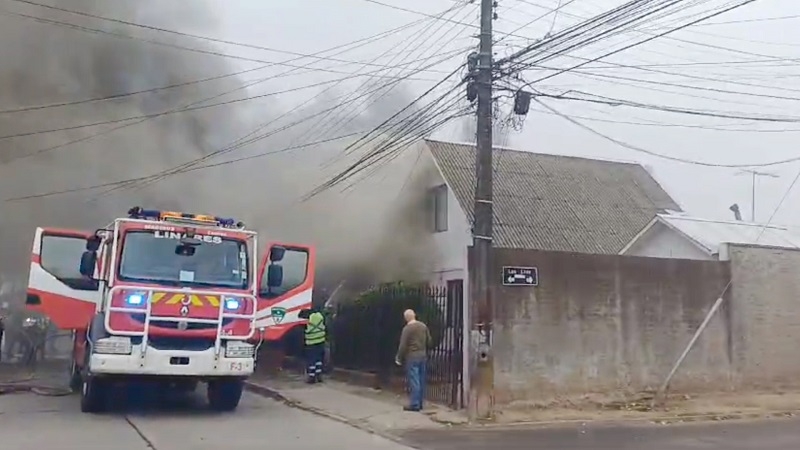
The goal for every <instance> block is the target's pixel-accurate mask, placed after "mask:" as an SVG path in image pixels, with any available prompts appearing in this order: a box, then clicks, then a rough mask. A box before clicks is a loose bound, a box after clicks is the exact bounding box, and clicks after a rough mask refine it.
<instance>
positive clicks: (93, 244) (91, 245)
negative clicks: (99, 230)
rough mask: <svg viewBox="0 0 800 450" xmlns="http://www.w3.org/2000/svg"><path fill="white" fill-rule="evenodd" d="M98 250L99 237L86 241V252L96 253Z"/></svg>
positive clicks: (92, 237)
mask: <svg viewBox="0 0 800 450" xmlns="http://www.w3.org/2000/svg"><path fill="white" fill-rule="evenodd" d="M99 248H100V237H99V236H91V237H89V238H87V239H86V251H87V252H96V251H97V250H98V249H99Z"/></svg>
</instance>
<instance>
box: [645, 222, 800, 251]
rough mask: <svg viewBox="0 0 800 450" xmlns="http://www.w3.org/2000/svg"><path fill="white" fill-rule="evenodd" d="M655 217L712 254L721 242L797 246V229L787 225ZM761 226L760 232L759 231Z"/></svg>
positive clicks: (798, 236)
mask: <svg viewBox="0 0 800 450" xmlns="http://www.w3.org/2000/svg"><path fill="white" fill-rule="evenodd" d="M658 219H659V220H660V221H663V222H664V223H666V224H667V225H668V226H670V227H672V228H674V229H676V230H678V231H679V232H680V233H683V234H685V235H686V236H687V237H689V238H691V239H692V240H693V241H695V242H696V243H697V244H699V245H700V246H702V247H704V248H705V250H706V251H707V252H709V253H711V254H715V253H718V252H719V246H720V244H723V243H730V244H744V245H762V246H767V247H783V248H800V232H798V231H797V230H793V229H790V228H787V227H782V226H777V225H768V226H766V227H765V225H764V224H758V223H751V222H742V221H722V220H710V219H700V218H697V217H690V216H683V215H670V214H659V215H658ZM762 230H763V233H762Z"/></svg>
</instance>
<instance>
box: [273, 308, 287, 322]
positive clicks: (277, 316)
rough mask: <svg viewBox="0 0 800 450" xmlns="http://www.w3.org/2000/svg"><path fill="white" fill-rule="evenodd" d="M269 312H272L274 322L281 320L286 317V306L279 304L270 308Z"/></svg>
mask: <svg viewBox="0 0 800 450" xmlns="http://www.w3.org/2000/svg"><path fill="white" fill-rule="evenodd" d="M270 312H271V313H272V320H274V321H275V323H276V324H279V323H281V322H283V318H284V317H286V308H281V307H280V306H276V307H274V308H272V310H271V311H270Z"/></svg>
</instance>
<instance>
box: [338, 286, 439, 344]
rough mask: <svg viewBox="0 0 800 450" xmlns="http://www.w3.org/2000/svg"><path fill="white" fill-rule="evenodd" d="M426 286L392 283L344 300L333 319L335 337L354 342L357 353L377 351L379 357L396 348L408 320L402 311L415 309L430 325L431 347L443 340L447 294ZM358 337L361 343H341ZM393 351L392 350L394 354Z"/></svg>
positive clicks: (340, 342) (421, 318) (419, 317)
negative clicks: (405, 319)
mask: <svg viewBox="0 0 800 450" xmlns="http://www.w3.org/2000/svg"><path fill="white" fill-rule="evenodd" d="M440 294H442V293H441V292H439V291H437V290H435V289H434V288H430V287H428V286H427V285H408V284H404V283H389V284H383V285H380V286H378V287H376V288H374V289H371V290H369V291H366V292H364V293H362V294H361V295H359V296H358V297H356V298H354V299H352V300H351V301H344V302H342V303H341V304H340V305H339V307H338V308H337V311H336V315H335V317H334V319H333V326H334V329H335V330H336V331H335V333H334V340H335V341H339V342H338V344H339V345H347V344H351V347H350V348H351V349H355V350H354V351H356V352H359V351H361V352H365V351H377V352H378V353H380V354H379V355H373V356H377V357H378V358H380V359H383V357H385V353H387V352H389V351H390V350H389V349H392V350H394V349H396V348H397V345H398V343H399V341H400V333H401V332H402V329H403V326H404V325H405V321H404V319H403V312H404V311H405V310H406V309H413V310H414V311H415V312H416V313H417V318H418V319H419V320H421V321H422V322H424V323H425V324H427V325H428V328H429V329H430V332H431V338H432V339H433V342H432V347H435V346H437V345H439V343H440V342H441V341H442V339H443V334H444V330H445V328H446V324H445V313H444V310H443V309H444V307H445V305H446V302H445V301H444V299H445V297H444V296H442V295H440ZM350 340H357V341H358V342H356V343H353V342H342V341H350ZM393 356H394V354H393V353H392V357H393Z"/></svg>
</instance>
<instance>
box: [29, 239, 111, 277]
mask: <svg viewBox="0 0 800 450" xmlns="http://www.w3.org/2000/svg"><path fill="white" fill-rule="evenodd" d="M85 250H86V239H85V238H83V237H73V236H54V235H44V236H42V246H41V250H40V261H41V262H40V265H41V266H42V269H44V270H45V271H46V272H48V273H50V274H51V275H53V276H54V277H56V278H57V279H58V280H59V281H61V282H62V283H64V284H66V285H67V286H69V287H71V288H73V289H78V290H96V289H97V282H96V281H95V280H91V279H88V278H86V277H84V276H83V275H81V272H80V268H81V256H82V255H83V252H84V251H85Z"/></svg>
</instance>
